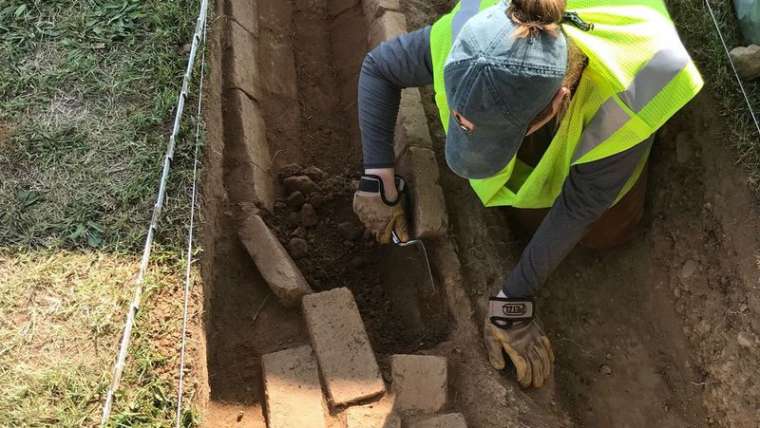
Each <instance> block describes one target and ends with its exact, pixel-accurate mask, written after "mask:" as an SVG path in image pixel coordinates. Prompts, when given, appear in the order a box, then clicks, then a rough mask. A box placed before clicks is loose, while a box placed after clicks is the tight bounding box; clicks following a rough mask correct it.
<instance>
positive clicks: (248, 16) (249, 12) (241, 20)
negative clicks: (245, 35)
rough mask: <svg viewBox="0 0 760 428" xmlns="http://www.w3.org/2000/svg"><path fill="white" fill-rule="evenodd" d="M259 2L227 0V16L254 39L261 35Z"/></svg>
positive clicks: (252, 0)
mask: <svg viewBox="0 0 760 428" xmlns="http://www.w3.org/2000/svg"><path fill="white" fill-rule="evenodd" d="M258 3H259V2H258V1H255V0H227V15H228V16H229V17H230V18H232V19H234V20H235V21H236V22H237V23H238V24H240V26H241V27H243V28H245V30H246V31H248V32H249V33H251V34H252V35H253V36H254V37H258V35H259V18H258Z"/></svg>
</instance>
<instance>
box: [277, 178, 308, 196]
mask: <svg viewBox="0 0 760 428" xmlns="http://www.w3.org/2000/svg"><path fill="white" fill-rule="evenodd" d="M282 183H283V184H284V185H285V188H286V189H287V190H288V192H295V191H299V192H301V193H303V194H304V195H308V194H310V193H311V192H314V191H315V190H317V185H316V184H315V183H314V182H313V181H312V180H311V178H309V177H308V176H306V175H294V176H292V177H288V178H286V179H285V180H283V181H282Z"/></svg>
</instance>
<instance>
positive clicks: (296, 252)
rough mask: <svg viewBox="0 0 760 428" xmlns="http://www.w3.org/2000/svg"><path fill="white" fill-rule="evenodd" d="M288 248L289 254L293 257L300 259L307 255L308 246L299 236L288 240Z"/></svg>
mask: <svg viewBox="0 0 760 428" xmlns="http://www.w3.org/2000/svg"><path fill="white" fill-rule="evenodd" d="M288 249H289V250H290V255H291V257H293V258H294V259H301V258H304V257H306V256H307V255H309V246H308V244H307V243H306V241H305V240H303V239H301V238H291V239H290V242H288Z"/></svg>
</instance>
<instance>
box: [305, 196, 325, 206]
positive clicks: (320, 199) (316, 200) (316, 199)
mask: <svg viewBox="0 0 760 428" xmlns="http://www.w3.org/2000/svg"><path fill="white" fill-rule="evenodd" d="M309 203H310V204H311V206H313V207H314V208H319V207H321V206H322V205H323V204H324V203H325V197H324V196H323V195H322V194H320V193H312V194H311V197H310V198H309Z"/></svg>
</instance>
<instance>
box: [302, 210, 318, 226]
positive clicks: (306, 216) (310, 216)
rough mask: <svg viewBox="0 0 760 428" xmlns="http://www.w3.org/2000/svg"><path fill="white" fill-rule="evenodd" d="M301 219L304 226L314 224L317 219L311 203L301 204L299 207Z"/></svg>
mask: <svg viewBox="0 0 760 428" xmlns="http://www.w3.org/2000/svg"><path fill="white" fill-rule="evenodd" d="M301 221H303V225H304V226H306V227H312V226H315V225H316V224H317V222H318V221H319V218H318V217H317V211H316V210H315V209H314V207H313V206H312V205H311V204H303V207H302V208H301Z"/></svg>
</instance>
